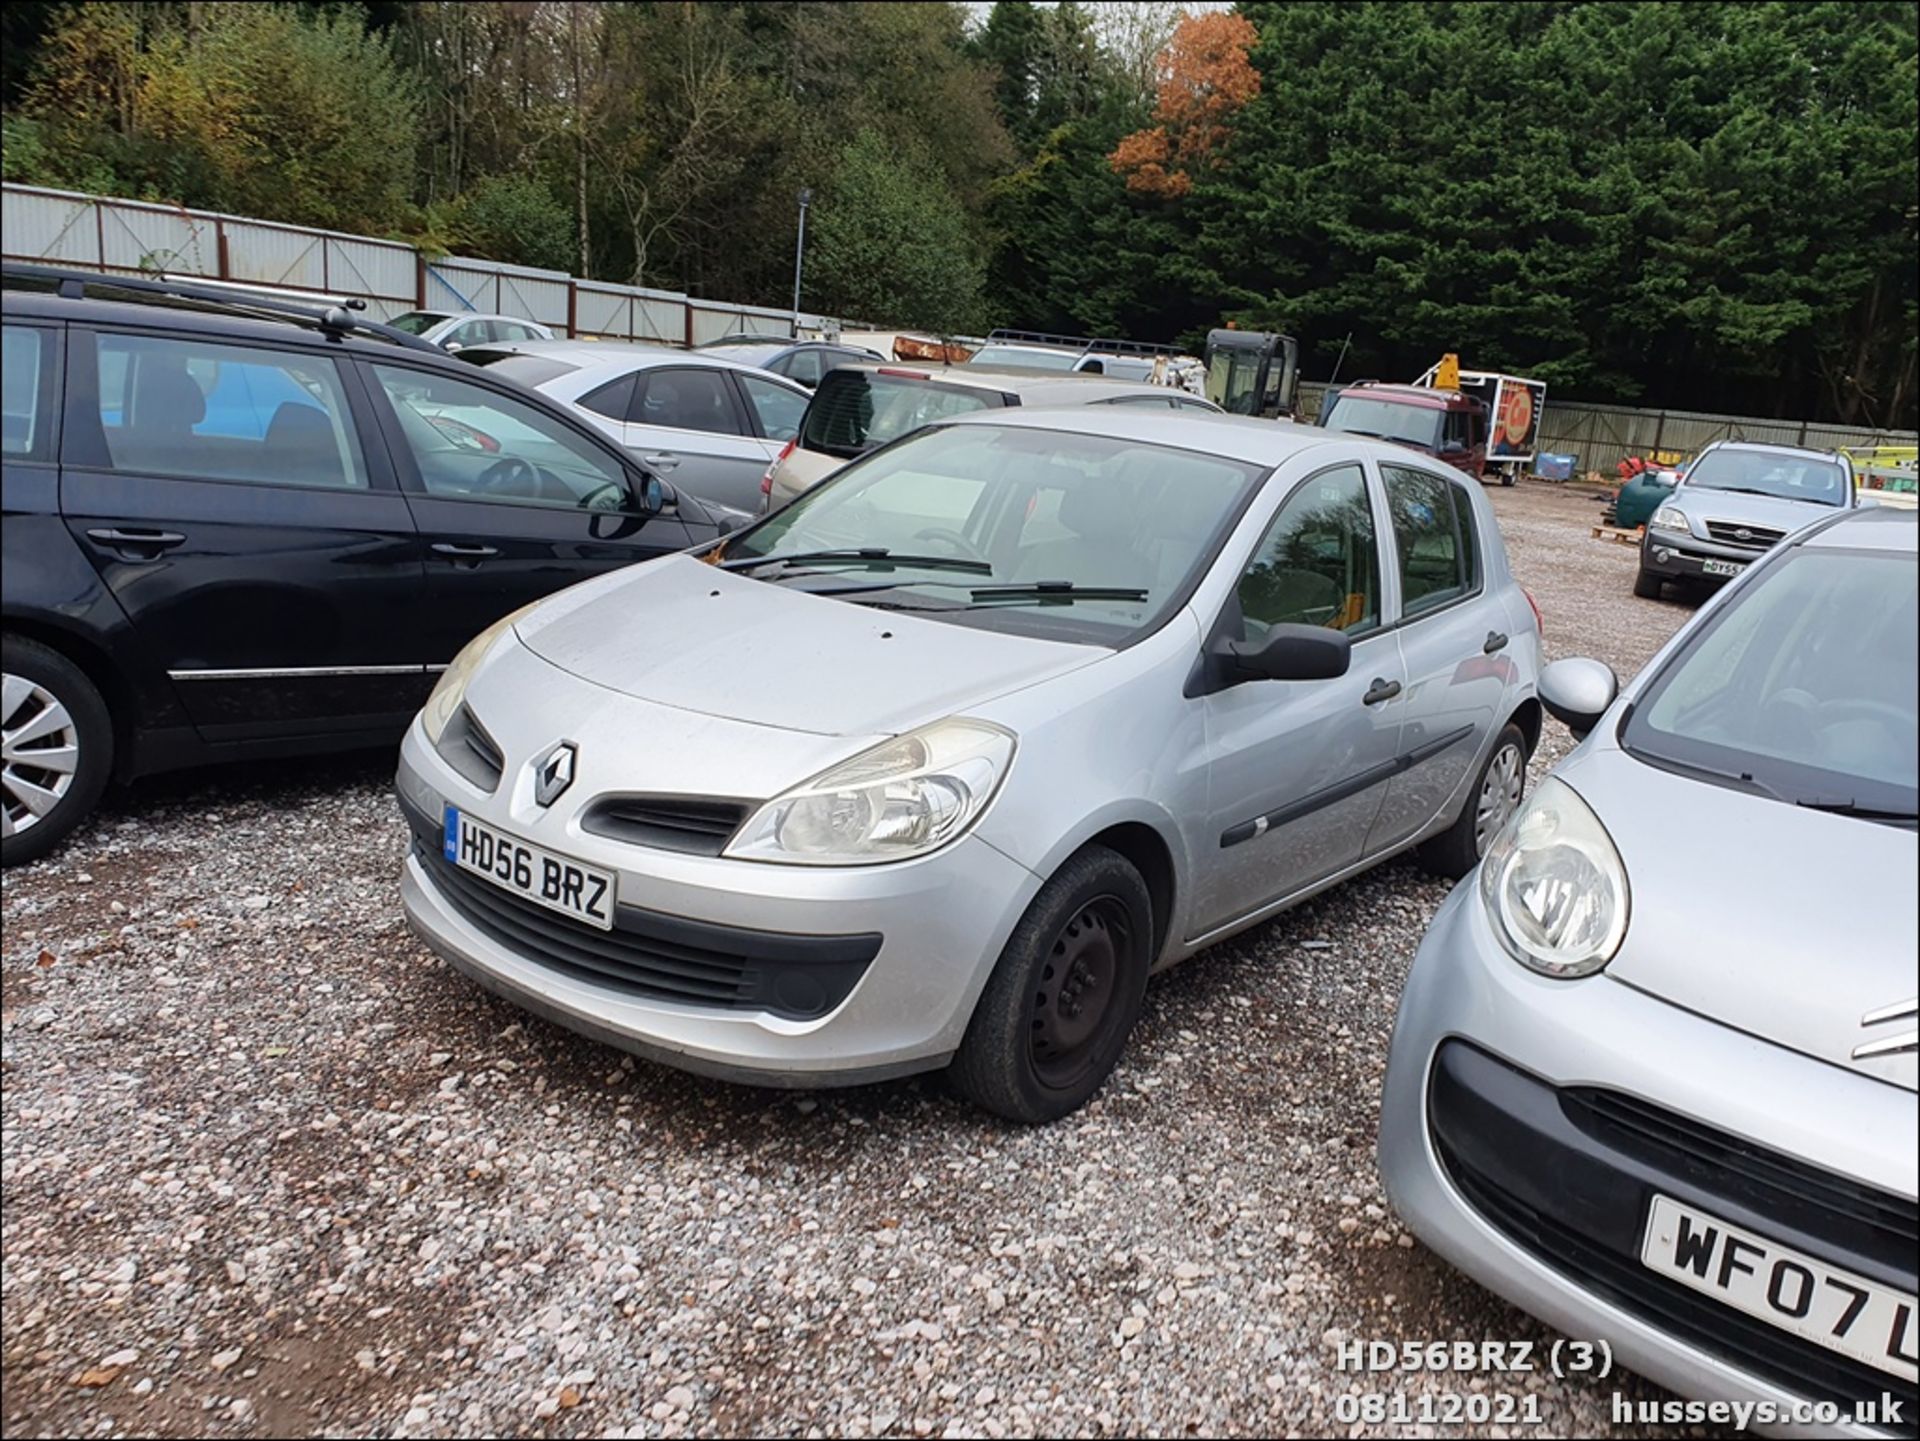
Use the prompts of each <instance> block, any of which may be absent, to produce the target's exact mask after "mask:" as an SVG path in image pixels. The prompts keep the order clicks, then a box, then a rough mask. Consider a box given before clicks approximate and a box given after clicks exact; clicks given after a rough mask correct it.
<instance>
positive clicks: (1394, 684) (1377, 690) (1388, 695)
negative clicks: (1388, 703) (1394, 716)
mask: <svg viewBox="0 0 1920 1441" xmlns="http://www.w3.org/2000/svg"><path fill="white" fill-rule="evenodd" d="M1399 694H1400V682H1399V681H1397V680H1384V679H1381V678H1379V677H1375V679H1374V682H1373V684H1372V685H1370V686H1368V687H1367V693H1366V694H1365V695H1363V696H1361V697H1360V704H1361V705H1379V704H1380V702H1381V701H1383V700H1392V699H1393V698H1394V697H1395V696H1397V695H1399Z"/></svg>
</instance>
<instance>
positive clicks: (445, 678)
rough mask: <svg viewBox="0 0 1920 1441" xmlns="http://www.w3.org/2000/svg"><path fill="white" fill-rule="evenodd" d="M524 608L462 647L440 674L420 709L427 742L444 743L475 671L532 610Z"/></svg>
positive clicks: (501, 619) (494, 624) (421, 722)
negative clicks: (444, 737) (502, 638)
mask: <svg viewBox="0 0 1920 1441" xmlns="http://www.w3.org/2000/svg"><path fill="white" fill-rule="evenodd" d="M532 609H533V607H532V606H530V605H523V606H521V607H520V609H519V610H516V611H515V612H514V613H513V614H512V615H509V616H503V617H501V618H500V619H499V620H496V621H495V622H494V623H493V624H492V625H490V626H488V627H487V628H486V629H485V630H483V631H481V632H480V634H478V635H477V636H475V637H474V638H473V639H472V640H470V641H468V642H467V643H466V644H465V645H463V646H462V647H460V654H458V655H456V656H455V657H454V658H453V664H451V665H449V666H448V667H447V668H446V669H445V670H444V671H442V672H441V673H440V681H439V683H438V684H437V685H435V686H434V688H433V693H432V694H431V695H429V696H428V697H427V703H426V705H425V706H423V707H421V710H420V725H421V728H422V729H424V730H425V731H426V733H427V739H428V740H430V741H432V742H433V744H435V745H439V744H440V737H441V735H442V734H443V733H445V731H446V729H447V722H448V721H450V720H452V719H453V718H454V716H455V715H457V714H458V713H459V710H460V706H461V704H462V703H463V702H464V701H465V700H466V698H467V683H468V682H469V681H471V680H472V679H473V676H474V672H476V671H477V670H479V669H480V663H481V662H482V661H484V660H485V659H486V658H487V655H488V653H489V652H491V651H492V650H493V648H494V646H495V645H496V644H497V643H498V642H499V641H500V639H501V637H502V636H505V635H506V634H508V633H509V632H510V631H512V629H513V623H514V622H515V621H516V620H518V619H520V617H521V616H523V615H525V614H526V613H527V612H528V611H530V610H532Z"/></svg>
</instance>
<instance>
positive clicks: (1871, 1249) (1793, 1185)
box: [1560, 1087, 1920, 1285]
mask: <svg viewBox="0 0 1920 1441" xmlns="http://www.w3.org/2000/svg"><path fill="white" fill-rule="evenodd" d="M1560 1109H1561V1110H1562V1111H1564V1112H1565V1113H1566V1116H1567V1119H1568V1120H1570V1121H1572V1122H1573V1123H1574V1125H1576V1126H1578V1127H1579V1128H1580V1129H1581V1130H1582V1131H1585V1132H1586V1133H1587V1134H1588V1135H1590V1136H1593V1137H1594V1138H1595V1139H1596V1140H1599V1141H1603V1142H1605V1143H1606V1144H1607V1145H1608V1146H1610V1147H1612V1148H1614V1149H1616V1150H1620V1151H1625V1152H1626V1153H1628V1154H1629V1155H1633V1156H1636V1157H1638V1158H1640V1159H1643V1160H1645V1161H1647V1162H1649V1163H1651V1164H1653V1165H1655V1166H1658V1167H1660V1168H1661V1169H1662V1170H1665V1171H1668V1172H1670V1173H1674V1174H1681V1175H1685V1174H1687V1173H1688V1172H1689V1171H1693V1172H1698V1173H1700V1174H1701V1175H1702V1177H1703V1178H1707V1179H1710V1180H1711V1181H1712V1184H1713V1189H1714V1190H1716V1191H1720V1192H1723V1193H1725V1192H1737V1193H1738V1196H1739V1199H1740V1201H1741V1203H1742V1204H1744V1205H1746V1206H1748V1207H1750V1208H1752V1209H1753V1210H1755V1211H1758V1212H1760V1213H1762V1214H1764V1215H1766V1216H1768V1217H1769V1218H1774V1219H1777V1220H1778V1221H1779V1222H1781V1223H1782V1224H1783V1225H1785V1226H1788V1227H1791V1228H1792V1229H1793V1230H1795V1231H1797V1232H1800V1233H1801V1234H1803V1235H1805V1236H1807V1237H1810V1238H1812V1239H1813V1240H1815V1241H1816V1243H1817V1242H1819V1241H1828V1242H1832V1243H1836V1244H1844V1245H1845V1246H1846V1247H1847V1249H1848V1250H1849V1251H1852V1252H1854V1253H1856V1259H1855V1262H1854V1264H1855V1265H1856V1266H1858V1259H1857V1257H1859V1256H1864V1257H1866V1258H1869V1259H1871V1260H1873V1261H1877V1262H1879V1263H1880V1264H1881V1265H1882V1266H1884V1267H1885V1268H1886V1270H1887V1272H1889V1273H1891V1274H1890V1275H1888V1277H1887V1279H1889V1280H1894V1281H1901V1280H1902V1277H1901V1273H1902V1272H1905V1273H1906V1277H1905V1280H1904V1284H1907V1285H1911V1284H1912V1273H1913V1268H1914V1258H1915V1256H1916V1255H1920V1207H1916V1206H1915V1205H1914V1203H1913V1202H1911V1201H1903V1200H1901V1199H1900V1198H1899V1197H1898V1196H1890V1195H1888V1194H1887V1193H1886V1192H1885V1191H1877V1190H1875V1189H1874V1188H1873V1187H1871V1186H1863V1185H1862V1184H1860V1182H1858V1181H1853V1180H1849V1179H1848V1178H1847V1177H1845V1176H1837V1175H1835V1174H1834V1173H1833V1172H1831V1171H1823V1170H1821V1169H1820V1168H1819V1167H1817V1166H1809V1165H1808V1164H1807V1163H1806V1162H1804V1161H1800V1160H1796V1159H1795V1158H1794V1157H1792V1156H1783V1155H1781V1154H1780V1153H1778V1152H1776V1151H1768V1150H1764V1149H1762V1148H1761V1147H1758V1146H1755V1145H1753V1144H1752V1143H1751V1142H1748V1141H1743V1140H1741V1139H1740V1138H1739V1137H1737V1136H1730V1135H1728V1134H1727V1133H1726V1132H1724V1131H1717V1130H1715V1129H1713V1128H1712V1127H1711V1126H1703V1125H1701V1124H1700V1123H1699V1122H1698V1121H1691V1120H1688V1119H1687V1118H1686V1117H1684V1116H1679V1115H1675V1114H1674V1113H1673V1112H1671V1111H1667V1110H1663V1109H1662V1108H1660V1107H1659V1106H1655V1105H1651V1104H1649V1103H1648V1102H1646V1101H1643V1100H1641V1099H1640V1098H1639V1097H1637V1096H1628V1095H1623V1094H1621V1093H1620V1092H1618V1091H1603V1090H1598V1089H1593V1088H1588V1087H1580V1088H1576V1089H1571V1090H1567V1091H1563V1092H1561V1094H1560Z"/></svg>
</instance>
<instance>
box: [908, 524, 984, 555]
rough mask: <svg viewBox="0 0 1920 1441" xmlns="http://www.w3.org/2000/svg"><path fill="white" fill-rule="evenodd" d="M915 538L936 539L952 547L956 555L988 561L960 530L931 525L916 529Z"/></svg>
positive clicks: (939, 542) (938, 542)
mask: <svg viewBox="0 0 1920 1441" xmlns="http://www.w3.org/2000/svg"><path fill="white" fill-rule="evenodd" d="M913 538H914V539H915V540H931V541H934V542H936V543H937V544H940V545H945V546H948V547H950V548H951V549H952V550H953V552H954V554H955V555H959V556H962V557H964V558H965V559H967V560H977V561H980V562H982V563H983V564H984V563H986V559H987V558H986V556H985V555H983V554H981V552H980V550H979V548H978V547H976V546H975V545H974V543H973V542H972V541H970V540H968V539H967V538H966V537H965V536H964V535H962V534H960V532H959V531H957V530H951V529H949V528H948V527H946V526H944V525H930V526H928V527H927V528H926V529H925V530H916V531H915V532H914V533H913Z"/></svg>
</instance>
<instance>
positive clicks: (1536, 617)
mask: <svg viewBox="0 0 1920 1441" xmlns="http://www.w3.org/2000/svg"><path fill="white" fill-rule="evenodd" d="M1520 594H1522V595H1524V596H1525V597H1526V598H1527V605H1528V606H1529V607H1530V608H1531V609H1532V611H1533V627H1534V629H1535V630H1537V631H1539V632H1540V634H1541V635H1545V634H1546V633H1547V622H1546V620H1545V618H1544V617H1542V616H1541V614H1540V603H1539V602H1538V601H1536V600H1535V599H1534V598H1533V592H1532V591H1530V590H1528V589H1527V588H1526V587H1525V586H1524V585H1523V586H1521V587H1520Z"/></svg>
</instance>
